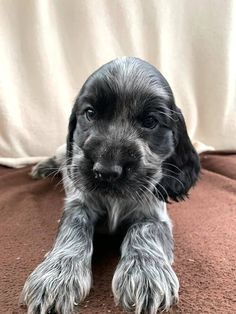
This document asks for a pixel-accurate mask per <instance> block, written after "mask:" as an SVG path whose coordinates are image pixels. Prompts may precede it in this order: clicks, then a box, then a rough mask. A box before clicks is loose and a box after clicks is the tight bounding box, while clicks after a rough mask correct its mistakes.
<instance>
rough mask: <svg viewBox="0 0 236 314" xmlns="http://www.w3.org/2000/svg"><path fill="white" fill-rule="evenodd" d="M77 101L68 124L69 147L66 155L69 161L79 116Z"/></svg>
mask: <svg viewBox="0 0 236 314" xmlns="http://www.w3.org/2000/svg"><path fill="white" fill-rule="evenodd" d="M76 108H77V106H76V103H75V104H74V107H73V109H72V112H71V115H70V119H69V126H68V134H67V147H66V156H67V162H68V161H69V160H70V158H71V157H72V154H73V152H72V150H73V137H74V131H75V128H76V124H77V117H76Z"/></svg>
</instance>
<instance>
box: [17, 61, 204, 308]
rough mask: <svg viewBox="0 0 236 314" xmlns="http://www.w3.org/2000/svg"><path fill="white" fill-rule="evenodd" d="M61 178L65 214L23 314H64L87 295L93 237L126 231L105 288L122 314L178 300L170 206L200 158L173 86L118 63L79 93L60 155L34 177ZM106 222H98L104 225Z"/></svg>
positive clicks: (137, 65) (145, 68)
mask: <svg viewBox="0 0 236 314" xmlns="http://www.w3.org/2000/svg"><path fill="white" fill-rule="evenodd" d="M54 167H58V168H60V169H61V170H62V172H63V181H64V186H65V190H66V195H67V196H66V200H65V210H64V213H63V216H62V219H61V223H60V227H59V231H58V235H57V238H56V240H55V243H54V246H53V248H52V250H51V251H50V252H49V254H48V255H47V257H46V258H45V260H44V261H43V262H42V263H41V264H40V265H39V266H38V267H37V268H36V269H35V270H34V271H33V273H32V274H31V275H30V276H29V278H28V279H27V281H26V283H25V286H24V289H23V292H22V297H23V301H24V302H25V303H26V304H27V306H28V313H41V314H46V313H48V312H51V313H52V312H54V313H60V314H69V313H72V312H73V308H74V305H75V304H78V303H80V302H81V301H82V300H83V299H84V298H85V297H86V296H87V295H88V293H89V291H90V287H91V282H92V273H91V258H92V253H93V234H94V231H95V228H96V227H99V226H101V225H102V224H103V225H105V226H107V229H108V231H110V232H114V231H116V230H118V229H119V228H121V227H122V228H123V229H125V228H126V234H125V236H124V240H123V243H122V246H121V258H120V261H119V264H118V266H117V268H116V271H115V274H114V277H113V281H112V290H113V294H114V297H115V301H116V302H117V303H119V304H121V305H122V306H123V308H124V309H125V310H133V311H135V313H137V314H139V313H142V312H144V313H150V314H154V313H156V312H158V311H159V310H168V309H169V308H170V307H171V305H173V304H175V303H176V302H177V300H178V290H179V281H178V278H177V277H176V274H175V272H174V271H173V269H172V266H171V265H172V262H173V237H172V227H171V221H170V219H169V217H168V214H167V211H166V202H168V200H174V201H178V200H182V199H184V197H185V196H186V195H187V193H188V191H189V189H190V188H191V186H193V185H194V184H195V182H196V180H197V178H198V174H199V170H200V165H199V158H198V155H197V153H196V151H195V149H194V147H193V146H192V144H191V142H190V139H189V137H188V134H187V131H186V126H185V122H184V118H183V116H182V114H181V111H180V110H179V109H178V108H177V106H176V104H175V100H174V96H173V94H172V91H171V88H170V86H169V84H168V83H167V81H166V80H165V78H164V77H163V76H162V75H161V73H160V72H159V71H158V70H157V69H156V68H155V67H154V66H152V65H150V64H149V63H147V62H145V61H142V60H140V59H137V58H131V57H124V58H119V59H116V60H114V61H111V62H110V63H107V64H105V65H104V66H102V67H101V68H99V69H98V70H97V71H96V72H95V73H93V74H92V75H91V76H90V77H89V78H88V79H87V81H86V82H85V84H84V85H83V87H82V89H81V91H80V93H79V95H78V97H77V99H76V101H75V104H74V107H73V110H72V114H71V117H70V121H69V132H68V137H67V145H66V149H65V153H63V152H59V153H58V154H56V156H54V157H53V158H50V159H48V160H46V161H44V162H41V163H40V164H38V165H37V166H36V167H35V168H34V169H33V175H34V176H43V175H45V174H47V173H48V171H49V172H50V171H51V170H52V169H53V168H54ZM104 223H105V224H104Z"/></svg>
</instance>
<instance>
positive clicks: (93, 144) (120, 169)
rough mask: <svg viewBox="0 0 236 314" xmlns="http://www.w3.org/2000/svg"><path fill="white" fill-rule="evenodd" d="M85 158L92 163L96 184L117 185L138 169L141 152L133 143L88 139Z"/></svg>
mask: <svg viewBox="0 0 236 314" xmlns="http://www.w3.org/2000/svg"><path fill="white" fill-rule="evenodd" d="M84 153H85V158H86V159H87V160H90V162H91V163H92V165H91V166H92V169H91V170H92V173H93V176H94V178H95V180H96V181H97V183H99V182H100V183H105V182H106V183H117V182H119V181H120V180H125V179H128V178H129V177H130V175H132V173H134V172H135V171H137V170H138V169H139V168H140V164H141V152H140V150H139V147H138V145H136V143H135V142H131V141H125V140H124V139H123V140H122V141H121V140H120V141H117V140H116V141H111V140H108V139H106V138H104V137H101V138H97V137H94V138H90V140H89V141H88V142H87V143H86V145H85V147H84Z"/></svg>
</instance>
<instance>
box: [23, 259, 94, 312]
mask: <svg viewBox="0 0 236 314" xmlns="http://www.w3.org/2000/svg"><path fill="white" fill-rule="evenodd" d="M90 287H91V270H90V268H89V267H87V266H85V263H83V262H81V261H78V260H77V259H76V260H75V259H73V258H70V259H69V258H60V259H58V260H55V258H52V257H50V256H49V257H48V258H47V259H46V260H45V261H43V262H42V263H41V264H40V265H39V266H38V267H37V268H36V269H35V270H34V271H33V272H32V273H31V275H30V276H29V277H28V279H27V280H26V283H25V285H24V288H23V291H22V295H21V301H22V302H23V303H25V304H26V305H27V307H28V313H29V314H36V313H37V314H38V313H40V314H47V313H59V314H70V313H73V309H74V305H77V304H78V303H80V302H81V301H82V300H83V299H84V298H85V297H86V296H87V295H88V293H89V291H90Z"/></svg>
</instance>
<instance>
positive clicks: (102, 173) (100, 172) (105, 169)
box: [93, 162, 122, 182]
mask: <svg viewBox="0 0 236 314" xmlns="http://www.w3.org/2000/svg"><path fill="white" fill-rule="evenodd" d="M93 172H94V175H95V178H96V179H100V180H102V181H109V182H112V181H115V180H117V179H118V178H119V177H120V176H121V174H122V167H121V166H119V165H114V164H112V165H103V164H101V163H100V162H96V163H95V164H94V166H93Z"/></svg>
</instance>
